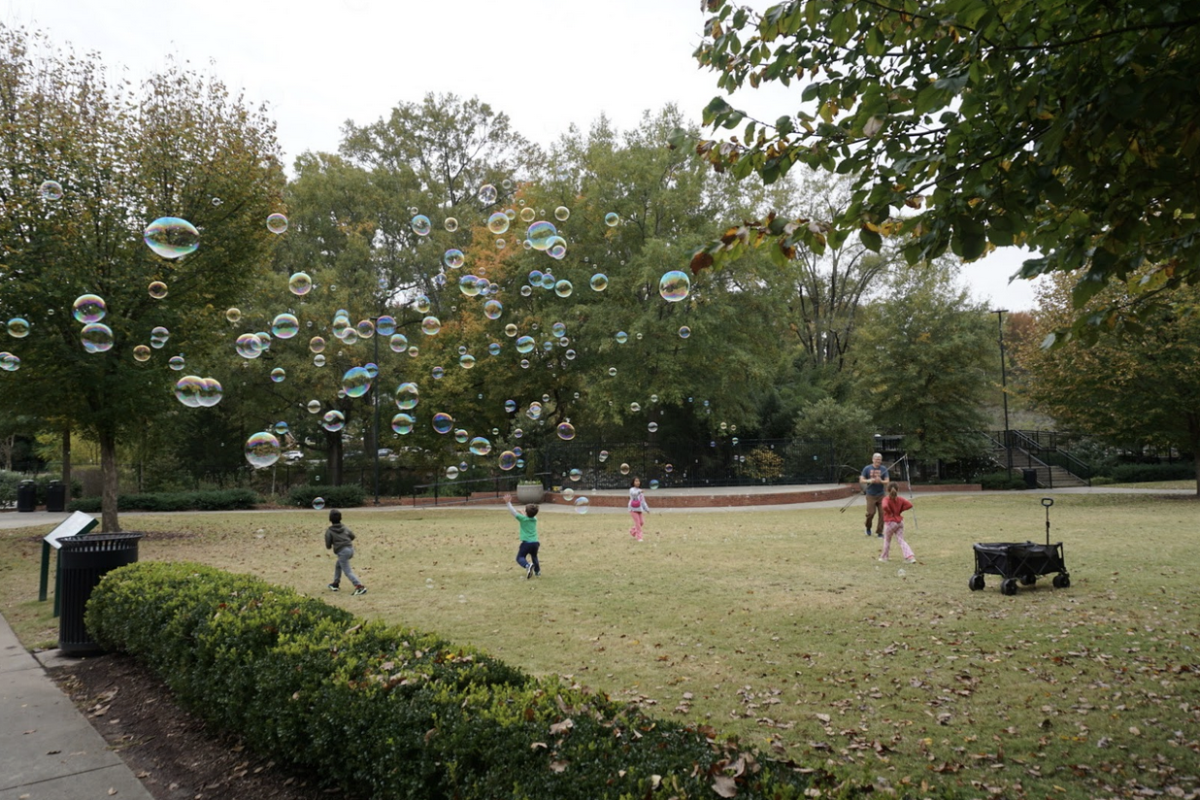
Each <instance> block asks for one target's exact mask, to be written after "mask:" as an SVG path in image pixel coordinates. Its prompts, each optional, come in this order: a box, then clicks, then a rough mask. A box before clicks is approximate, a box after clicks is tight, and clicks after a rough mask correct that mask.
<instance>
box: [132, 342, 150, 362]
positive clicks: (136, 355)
mask: <svg viewBox="0 0 1200 800" xmlns="http://www.w3.org/2000/svg"><path fill="white" fill-rule="evenodd" d="M133 360H134V361H149V360H150V348H149V347H147V346H146V345H144V344H139V345H138V346H137V347H135V348H133Z"/></svg>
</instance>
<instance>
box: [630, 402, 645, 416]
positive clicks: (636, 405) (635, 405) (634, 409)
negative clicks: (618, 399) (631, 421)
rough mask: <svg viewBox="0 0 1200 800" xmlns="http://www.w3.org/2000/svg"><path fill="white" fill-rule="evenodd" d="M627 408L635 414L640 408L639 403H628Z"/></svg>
mask: <svg viewBox="0 0 1200 800" xmlns="http://www.w3.org/2000/svg"><path fill="white" fill-rule="evenodd" d="M629 410H630V411H632V412H633V413H634V414H636V413H637V412H639V411H641V410H642V406H641V403H630V404H629Z"/></svg>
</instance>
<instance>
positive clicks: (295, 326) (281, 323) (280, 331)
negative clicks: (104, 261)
mask: <svg viewBox="0 0 1200 800" xmlns="http://www.w3.org/2000/svg"><path fill="white" fill-rule="evenodd" d="M299 332H300V320H298V319H296V315H295V314H277V315H276V316H275V320H274V321H273V322H272V323H271V335H272V336H274V337H275V338H276V339H291V338H292V337H293V336H295V335H296V334H297V333H299Z"/></svg>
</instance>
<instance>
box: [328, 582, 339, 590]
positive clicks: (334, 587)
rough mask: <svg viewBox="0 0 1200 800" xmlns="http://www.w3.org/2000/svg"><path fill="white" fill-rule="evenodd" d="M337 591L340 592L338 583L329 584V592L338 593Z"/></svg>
mask: <svg viewBox="0 0 1200 800" xmlns="http://www.w3.org/2000/svg"><path fill="white" fill-rule="evenodd" d="M337 590H338V585H337V584H336V583H331V584H329V591H331V592H336V591H337Z"/></svg>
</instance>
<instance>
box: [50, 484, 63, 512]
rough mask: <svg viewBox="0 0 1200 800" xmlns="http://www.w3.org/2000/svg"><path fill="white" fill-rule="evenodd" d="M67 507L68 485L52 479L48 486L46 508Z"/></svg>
mask: <svg viewBox="0 0 1200 800" xmlns="http://www.w3.org/2000/svg"><path fill="white" fill-rule="evenodd" d="M66 508H67V487H66V486H65V485H64V484H62V483H59V482H58V481H50V485H49V486H47V487H46V510H47V511H65V510H66Z"/></svg>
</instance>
